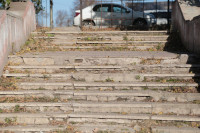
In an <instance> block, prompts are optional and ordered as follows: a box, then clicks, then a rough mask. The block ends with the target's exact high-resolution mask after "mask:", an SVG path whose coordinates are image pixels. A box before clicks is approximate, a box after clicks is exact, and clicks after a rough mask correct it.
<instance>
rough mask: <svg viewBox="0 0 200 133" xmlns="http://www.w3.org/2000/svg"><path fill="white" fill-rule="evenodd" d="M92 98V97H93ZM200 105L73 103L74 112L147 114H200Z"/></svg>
mask: <svg viewBox="0 0 200 133" xmlns="http://www.w3.org/2000/svg"><path fill="white" fill-rule="evenodd" d="M91 98H92V97H91ZM199 107H200V105H198V104H187V103H183V104H181V103H151V102H115V103H97V102H92V103H90V102H85V103H84V102H80V103H73V108H74V112H83V113H84V112H91V113H125V114H129V113H135V114H137V113H146V114H161V113H162V114H177V115H193V116H195V115H196V116H199V115H200V113H198V111H199Z"/></svg>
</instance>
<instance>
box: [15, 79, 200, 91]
mask: <svg viewBox="0 0 200 133" xmlns="http://www.w3.org/2000/svg"><path fill="white" fill-rule="evenodd" d="M17 87H18V88H19V89H26V90H29V89H38V88H43V89H46V90H49V89H50V90H52V89H63V90H71V89H75V90H79V89H81V90H145V89H149V90H151V89H157V90H165V89H169V90H170V88H173V87H182V88H184V87H186V88H187V87H190V88H193V87H194V88H195V87H198V83H154V82H135V83H134V82H133V83H125V82H124V83H123V82H122V83H113V82H110V83H109V82H105V83H100V82H89V83H85V82H73V83H72V82H59V81H58V82H55V81H51V80H50V81H49V82H48V81H45V80H44V82H41V81H40V82H20V83H17Z"/></svg>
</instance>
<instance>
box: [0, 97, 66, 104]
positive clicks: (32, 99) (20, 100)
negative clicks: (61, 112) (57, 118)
mask: <svg viewBox="0 0 200 133" xmlns="http://www.w3.org/2000/svg"><path fill="white" fill-rule="evenodd" d="M59 101H60V99H59V98H57V97H55V98H50V97H37V96H30V97H20V96H18V97H8V96H7V97H0V103H16V102H17V103H24V102H59ZM65 102H66V101H65Z"/></svg>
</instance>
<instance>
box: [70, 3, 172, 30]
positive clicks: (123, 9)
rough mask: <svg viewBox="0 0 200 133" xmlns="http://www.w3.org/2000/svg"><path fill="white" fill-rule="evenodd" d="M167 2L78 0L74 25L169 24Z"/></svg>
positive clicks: (151, 25)
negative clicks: (78, 6)
mask: <svg viewBox="0 0 200 133" xmlns="http://www.w3.org/2000/svg"><path fill="white" fill-rule="evenodd" d="M171 3H172V1H170V0H168V1H163V0H162V1H159V0H155V1H152V0H80V8H79V9H80V10H79V11H76V16H75V19H74V25H79V26H80V27H81V28H83V27H95V28H104V27H115V28H118V27H119V28H127V27H131V28H141V27H142V28H144V27H153V26H154V25H167V26H168V27H169V25H170V19H171V9H172V6H171Z"/></svg>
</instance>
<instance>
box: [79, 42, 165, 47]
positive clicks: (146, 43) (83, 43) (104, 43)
mask: <svg viewBox="0 0 200 133" xmlns="http://www.w3.org/2000/svg"><path fill="white" fill-rule="evenodd" d="M165 43H167V41H118V42H113V41H77V42H76V44H77V45H85V44H102V45H111V44H115V45H121V44H126V45H129V44H130V45H131V44H139V45H148V44H149V45H154V46H155V45H158V44H165Z"/></svg>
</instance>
